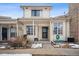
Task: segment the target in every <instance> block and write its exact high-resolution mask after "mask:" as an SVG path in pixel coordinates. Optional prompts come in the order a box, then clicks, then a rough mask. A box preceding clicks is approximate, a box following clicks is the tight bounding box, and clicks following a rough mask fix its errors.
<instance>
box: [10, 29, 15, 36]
mask: <svg viewBox="0 0 79 59" xmlns="http://www.w3.org/2000/svg"><path fill="white" fill-rule="evenodd" d="M10 37H16V28H11V29H10Z"/></svg>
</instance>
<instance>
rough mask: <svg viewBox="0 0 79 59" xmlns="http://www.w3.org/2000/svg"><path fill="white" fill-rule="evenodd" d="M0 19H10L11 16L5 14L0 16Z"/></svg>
mask: <svg viewBox="0 0 79 59" xmlns="http://www.w3.org/2000/svg"><path fill="white" fill-rule="evenodd" d="M0 19H11V17H7V16H0Z"/></svg>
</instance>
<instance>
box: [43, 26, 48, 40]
mask: <svg viewBox="0 0 79 59" xmlns="http://www.w3.org/2000/svg"><path fill="white" fill-rule="evenodd" d="M44 28H45V29H46V31H47V32H46V36H47V37H46V38H44V37H43V35H44V33H45V32H43V29H44ZM48 30H49V27H48V26H43V27H42V39H48Z"/></svg>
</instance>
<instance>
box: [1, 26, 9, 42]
mask: <svg viewBox="0 0 79 59" xmlns="http://www.w3.org/2000/svg"><path fill="white" fill-rule="evenodd" d="M3 28H6V29H7V30H6V31H7V33H6V35H7V37H6V40H8V28H7V27H2V41H3Z"/></svg>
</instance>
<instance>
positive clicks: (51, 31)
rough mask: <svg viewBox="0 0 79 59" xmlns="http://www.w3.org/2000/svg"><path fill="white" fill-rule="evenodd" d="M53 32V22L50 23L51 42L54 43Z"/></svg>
mask: <svg viewBox="0 0 79 59" xmlns="http://www.w3.org/2000/svg"><path fill="white" fill-rule="evenodd" d="M52 33H53V30H52V22H51V21H50V41H53V38H52V36H53V34H52Z"/></svg>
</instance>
